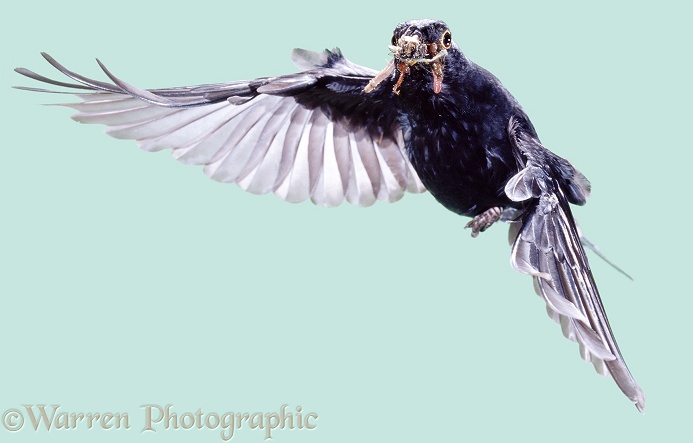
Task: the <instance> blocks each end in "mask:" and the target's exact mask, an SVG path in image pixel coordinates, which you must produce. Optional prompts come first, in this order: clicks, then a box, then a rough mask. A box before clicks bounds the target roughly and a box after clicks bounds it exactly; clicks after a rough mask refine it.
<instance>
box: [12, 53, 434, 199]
mask: <svg viewBox="0 0 693 443" xmlns="http://www.w3.org/2000/svg"><path fill="white" fill-rule="evenodd" d="M42 55H43V56H44V58H45V59H46V60H47V61H48V62H49V63H50V64H51V65H53V66H54V67H55V68H56V69H58V70H59V71H60V72H62V73H63V74H65V75H66V76H68V77H70V78H71V79H73V80H75V81H76V82H78V83H65V82H61V81H56V80H52V79H50V78H47V77H44V76H41V75H39V74H36V73H34V72H32V71H29V70H28V69H24V68H18V69H16V71H17V72H18V73H20V74H22V75H25V76H27V77H30V78H32V79H35V80H39V81H42V82H44V83H48V84H52V85H55V86H61V87H66V88H69V90H68V93H72V94H75V95H77V96H78V97H79V98H80V99H81V100H82V102H81V103H73V104H65V105H64V106H68V107H71V108H73V109H75V110H77V111H78V113H77V114H75V115H74V116H73V117H72V118H73V119H74V120H76V121H78V122H82V123H100V124H104V125H106V126H108V129H107V130H106V133H107V134H109V135H111V136H113V137H116V138H123V139H132V140H136V141H137V143H138V144H139V146H140V147H141V148H142V149H145V150H147V151H158V150H162V149H171V150H172V154H173V156H174V157H175V158H176V159H178V160H179V161H181V162H183V163H186V164H194V165H203V166H204V172H205V174H207V175H208V176H209V177H211V178H213V179H214V180H217V181H220V182H233V183H237V184H238V185H239V186H241V187H242V188H243V189H245V190H247V191H249V192H252V193H255V194H264V193H268V192H274V193H275V194H276V195H277V196H279V197H280V198H282V199H284V200H287V201H290V202H300V201H304V200H306V199H308V198H310V199H311V200H312V201H313V202H314V203H316V204H319V205H324V206H337V205H339V204H341V203H342V202H343V201H344V200H347V201H349V202H351V203H354V204H357V205H361V206H369V205H372V204H373V203H374V202H375V201H377V200H384V201H389V202H393V201H397V200H399V199H400V198H401V197H402V195H403V194H404V192H405V191H409V192H423V191H424V190H425V188H424V187H423V185H422V184H421V182H420V180H419V178H418V177H417V175H416V173H415V172H414V170H413V168H412V166H411V164H410V163H409V161H408V159H407V158H406V156H405V154H404V153H403V140H402V132H401V130H400V128H399V125H398V124H397V112H396V109H395V107H394V106H393V105H392V102H391V100H392V98H391V94H388V93H387V92H384V91H374V92H373V93H370V94H365V93H364V92H363V89H364V87H365V86H366V84H367V83H368V81H369V80H370V79H371V78H373V77H374V76H375V75H377V72H376V71H373V70H370V69H368V68H364V67H362V66H358V65H355V64H353V63H351V62H349V61H348V60H347V59H346V58H344V57H343V56H342V54H341V52H340V51H339V50H338V49H336V50H334V51H325V52H324V53H315V52H310V51H304V50H295V51H294V53H293V54H292V56H293V58H294V61H295V62H296V64H297V65H298V66H299V68H303V69H306V71H303V72H299V73H297V74H291V75H285V76H279V77H268V78H260V79H256V80H251V81H237V82H230V83H223V84H212V85H200V86H191V87H181V88H170V89H155V90H143V89H139V88H136V87H134V86H132V85H129V84H127V83H125V82H124V81H122V80H120V79H118V78H117V77H115V76H114V75H113V74H111V73H110V72H109V71H108V70H107V69H106V68H105V66H103V64H101V62H99V65H100V66H101V68H102V69H103V71H104V72H105V73H106V75H107V76H108V77H109V78H110V80H111V81H112V82H113V83H106V82H101V81H98V80H93V79H90V78H87V77H84V76H81V75H79V74H76V73H74V72H72V71H70V70H68V69H67V68H65V67H64V66H62V65H61V64H59V63H58V62H57V61H55V59H53V58H52V57H50V56H49V55H48V54H42ZM97 61H98V60H97ZM21 89H28V90H33V91H41V92H55V91H46V90H44V89H37V88H21Z"/></svg>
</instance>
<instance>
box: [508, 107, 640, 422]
mask: <svg viewBox="0 0 693 443" xmlns="http://www.w3.org/2000/svg"><path fill="white" fill-rule="evenodd" d="M508 132H509V136H510V139H511V141H512V143H513V146H514V148H515V150H516V157H517V158H518V161H519V162H520V163H521V164H522V165H523V166H524V167H523V169H522V170H521V171H519V172H518V173H517V174H516V175H515V176H514V177H513V178H511V179H510V180H509V181H508V183H507V185H506V188H505V192H506V194H507V195H508V197H510V198H511V199H512V200H514V201H518V202H519V201H524V202H525V204H526V208H525V209H524V213H523V215H522V217H521V219H520V223H519V226H518V225H515V226H513V227H512V228H511V234H510V238H511V240H512V253H511V264H512V265H513V266H514V267H515V269H516V270H518V271H519V272H522V273H525V274H530V275H532V276H533V277H534V285H535V289H536V291H537V293H538V294H539V295H540V296H541V297H543V298H544V300H545V302H546V306H547V313H548V314H549V316H550V317H551V318H552V319H553V320H555V321H557V322H558V323H559V324H560V325H561V330H562V332H563V335H564V336H565V337H567V338H568V339H570V340H573V341H577V343H578V345H579V349H580V355H581V356H582V358H583V359H585V360H586V361H589V362H591V363H592V364H593V365H594V367H595V369H596V371H597V372H599V373H600V374H604V375H611V376H612V377H613V379H614V381H615V382H616V384H617V385H618V386H619V388H620V389H621V390H622V391H623V393H624V394H626V396H627V397H628V398H629V399H630V400H631V401H632V402H633V403H634V404H635V406H636V407H637V408H638V409H639V410H640V411H642V410H643V408H644V407H645V395H644V393H643V392H642V389H640V386H638V384H637V382H636V381H635V379H634V378H633V376H632V375H631V373H630V371H629V370H628V367H627V366H626V363H625V360H624V359H623V356H622V355H621V352H620V350H619V348H618V345H617V344H616V339H615V338H614V335H613V332H612V331H611V327H610V326H609V321H608V319H607V317H606V312H605V310H604V307H603V306H602V301H601V298H600V296H599V291H598V289H597V285H596V283H595V281H594V278H593V276H592V272H591V270H590V266H589V263H588V261H587V256H586V255H585V250H584V249H583V246H582V243H581V241H580V236H579V233H578V231H577V227H576V224H575V221H574V219H573V215H572V213H571V211H570V207H569V202H576V203H580V201H578V200H579V199H577V198H576V196H579V195H582V196H583V197H586V195H587V191H588V190H587V188H586V186H587V185H586V183H588V182H587V181H586V179H584V176H582V174H580V173H579V172H577V171H575V170H574V168H572V166H570V164H569V163H567V161H565V160H563V159H559V158H558V157H556V156H555V155H554V154H552V153H550V152H549V151H548V150H546V149H545V148H544V147H543V146H542V145H541V144H540V143H539V141H538V140H536V139H535V138H533V137H531V136H529V135H528V134H527V133H525V132H522V127H521V125H520V124H518V122H517V121H515V120H514V119H511V121H510V124H509V131H508ZM556 165H558V166H556ZM557 170H560V171H561V172H560V174H562V175H558V176H557V173H556V171H557ZM571 174H573V176H575V177H578V182H577V183H574V182H572V181H571V179H572V176H571ZM564 182H565V183H568V182H569V183H571V186H573V187H574V189H572V190H571V191H569V192H570V193H571V194H569V195H566V193H565V192H564V187H565V186H564Z"/></svg>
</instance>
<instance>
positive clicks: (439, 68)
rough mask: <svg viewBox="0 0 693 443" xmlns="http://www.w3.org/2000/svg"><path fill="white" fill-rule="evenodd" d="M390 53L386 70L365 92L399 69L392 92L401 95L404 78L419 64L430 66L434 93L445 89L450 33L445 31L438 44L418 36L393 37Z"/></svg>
mask: <svg viewBox="0 0 693 443" xmlns="http://www.w3.org/2000/svg"><path fill="white" fill-rule="evenodd" d="M392 43H393V44H392V45H390V52H391V53H392V55H393V59H392V60H391V61H390V62H389V63H388V64H387V66H385V68H384V69H383V70H382V71H380V73H378V75H376V76H375V77H373V78H372V79H371V80H370V81H369V82H368V85H366V87H365V88H364V92H366V93H368V92H371V91H373V90H374V89H375V88H377V87H378V85H379V84H380V83H382V82H383V80H385V79H386V78H388V77H389V76H390V75H391V74H392V73H393V72H394V71H395V69H397V72H398V73H399V77H398V78H397V82H396V83H395V86H394V87H393V88H392V92H394V93H395V94H397V95H399V93H400V88H401V86H402V82H403V81H404V78H405V76H406V75H407V74H409V72H410V71H411V67H412V66H414V65H417V64H424V65H428V66H429V67H430V70H431V75H432V77H433V84H432V88H433V92H434V93H435V94H439V93H440V91H441V90H442V89H443V61H444V59H445V56H446V55H447V53H448V51H447V50H448V49H449V48H450V46H451V44H452V40H451V37H450V31H445V32H444V33H443V35H442V37H441V38H440V40H439V41H438V42H434V43H426V42H422V41H421V38H420V37H419V36H418V35H403V36H401V37H400V38H398V39H396V38H394V37H393V39H392Z"/></svg>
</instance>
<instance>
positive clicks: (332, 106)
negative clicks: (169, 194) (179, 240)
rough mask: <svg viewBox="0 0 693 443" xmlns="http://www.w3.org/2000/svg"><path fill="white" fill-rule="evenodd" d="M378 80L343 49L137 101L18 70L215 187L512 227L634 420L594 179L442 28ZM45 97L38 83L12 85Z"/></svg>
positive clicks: (516, 251) (397, 42) (399, 41)
mask: <svg viewBox="0 0 693 443" xmlns="http://www.w3.org/2000/svg"><path fill="white" fill-rule="evenodd" d="M389 48H390V51H391V53H392V59H391V60H390V62H389V63H388V64H387V66H386V67H385V68H384V69H383V70H382V71H380V72H377V71H374V70H371V69H368V68H365V67H362V66H359V65H356V64H354V63H351V62H350V61H349V60H347V59H346V58H345V57H344V56H343V55H342V53H341V52H340V51H339V49H334V50H332V51H329V50H325V51H324V52H322V53H317V52H311V51H306V50H301V49H296V50H294V51H293V53H292V58H293V60H294V62H295V63H296V65H297V66H298V67H299V69H302V71H301V72H298V73H295V74H290V75H282V76H277V77H265V78H258V79H255V80H250V81H233V82H229V83H221V84H206V85H200V86H190V87H180V88H168V89H153V90H144V89H139V88H137V87H134V86H132V85H130V84H128V83H126V82H124V81H122V80H120V79H119V78H117V77H116V76H114V75H113V74H112V73H111V72H110V71H109V70H108V69H106V67H105V66H104V65H103V64H102V63H101V62H100V61H98V60H97V62H98V63H99V65H100V66H101V69H103V71H104V73H105V74H106V75H107V76H108V77H109V78H110V80H111V81H112V83H107V82H102V81H98V80H93V79H90V78H87V77H84V76H81V75H79V74H76V73H74V72H72V71H69V70H68V69H67V68H65V67H64V66H62V65H61V64H59V63H58V62H57V61H56V60H55V59H53V58H52V57H50V56H49V55H48V54H43V56H44V57H45V59H46V60H47V61H48V62H49V63H50V64H51V65H53V66H54V67H55V68H57V69H58V70H59V71H60V72H62V73H63V74H65V75H66V76H68V77H70V78H71V79H72V80H74V81H76V83H66V82H62V81H56V80H52V79H50V78H47V77H44V76H41V75H39V74H36V73H34V72H32V71H29V70H27V69H23V68H17V69H16V71H17V72H18V73H20V74H23V75H25V76H27V77H30V78H32V79H35V80H39V81H41V82H45V83H49V84H52V85H55V86H61V87H66V88H69V91H62V92H63V93H72V94H75V95H77V96H78V97H79V98H80V99H81V102H80V103H74V104H67V105H65V106H69V107H71V108H74V109H75V110H77V111H78V113H77V114H76V115H74V116H73V117H72V118H73V119H74V120H76V121H78V122H82V123H100V124H104V125H106V126H108V129H107V131H106V132H107V133H108V134H109V135H111V136H113V137H116V138H123V139H133V140H136V141H137V143H138V144H139V146H140V147H141V148H142V149H145V150H147V151H157V150H161V149H171V151H172V153H173V156H174V157H175V158H176V159H178V160H179V161H181V162H183V163H187V164H195V165H203V166H204V172H205V174H207V175H208V176H209V177H211V178H213V179H214V180H218V181H221V182H234V183H237V184H238V185H239V186H241V187H242V188H243V189H245V190H247V191H250V192H253V193H256V194H264V193H268V192H274V193H275V194H276V195H277V196H279V197H280V198H282V199H284V200H287V201H290V202H300V201H304V200H306V199H308V198H310V199H311V200H312V201H313V202H314V203H316V204H320V205H324V206H337V205H339V204H340V203H342V202H343V201H344V200H346V201H348V202H350V203H354V204H357V205H361V206H369V205H371V204H373V203H374V202H376V201H377V200H385V201H389V202H393V201H397V200H399V199H400V198H401V197H402V195H403V194H404V192H405V191H408V192H424V191H426V190H427V191H429V192H430V193H431V195H433V197H435V198H436V199H437V200H438V201H439V202H440V203H441V204H443V205H444V206H445V207H446V208H448V209H449V210H451V211H453V212H455V213H457V214H460V215H464V216H468V217H472V220H471V221H470V222H469V223H468V224H467V227H469V228H471V233H472V236H477V235H478V234H479V232H482V231H484V230H485V229H487V228H488V227H489V226H491V225H492V224H493V223H494V222H496V221H498V220H503V221H506V222H508V223H510V226H511V227H510V240H511V245H512V252H511V263H512V265H513V266H514V268H515V269H517V270H518V271H520V272H522V273H525V274H529V275H531V276H532V277H533V280H534V286H535V290H536V292H537V293H538V294H539V295H540V296H541V297H543V299H544V300H545V302H546V308H547V311H548V313H549V316H550V317H551V318H553V319H554V320H555V321H556V322H558V323H559V324H560V325H561V329H562V331H563V334H564V335H565V336H566V337H567V338H569V339H570V340H573V341H577V342H578V344H579V348H580V354H581V356H582V357H583V358H584V359H585V360H587V361H590V362H592V363H593V364H594V367H595V368H596V370H597V371H598V372H599V373H601V374H604V375H611V376H612V377H613V379H614V381H615V382H616V384H617V385H618V386H619V388H620V389H621V390H622V391H623V393H624V394H625V395H626V396H627V397H628V398H629V399H630V400H631V401H632V402H633V403H634V404H635V406H636V407H637V408H638V409H639V410H640V411H643V408H644V405H645V396H644V394H643V392H642V390H641V389H640V387H639V386H638V384H637V383H636V381H635V380H634V378H633V377H632V375H631V374H630V372H629V370H628V368H627V367H626V364H625V361H624V360H623V357H622V356H621V353H620V351H619V349H618V346H617V344H616V341H615V339H614V336H613V333H612V331H611V328H610V326H609V322H608V320H607V317H606V313H605V312H604V308H603V306H602V302H601V299H600V296H599V292H598V290H597V286H596V284H595V281H594V278H593V276H592V273H591V271H590V266H589V264H588V261H587V257H586V255H585V250H584V248H583V245H582V238H581V234H580V233H579V231H578V229H577V227H576V224H575V221H574V219H573V216H572V213H571V210H570V204H576V205H582V204H584V203H585V201H586V199H587V197H588V195H589V193H590V184H589V182H588V181H587V179H586V178H585V177H584V176H583V175H582V174H581V173H580V172H579V171H577V170H576V169H575V168H574V167H573V166H572V165H571V164H570V163H569V162H568V161H567V160H565V159H563V158H561V157H559V156H557V155H555V154H553V153H552V152H550V151H549V150H547V149H546V148H545V147H544V146H543V145H542V144H541V142H540V141H539V138H538V136H537V133H536V131H535V129H534V127H533V125H532V123H531V122H530V120H529V118H528V117H527V115H526V114H525V112H524V111H523V110H522V108H521V107H520V105H519V104H518V102H517V101H516V100H515V98H514V97H513V96H512V95H510V93H509V92H508V91H507V90H506V89H505V87H504V86H503V85H502V84H501V83H500V81H499V80H498V79H497V78H496V77H494V76H493V75H492V74H491V73H490V72H488V71H487V70H485V69H483V68H481V67H480V66H478V65H476V64H474V63H473V62H472V61H471V60H469V59H468V58H467V57H465V55H464V54H463V53H462V52H461V51H460V48H459V47H458V46H457V44H455V42H454V41H453V39H452V33H451V31H450V29H449V28H448V26H447V25H446V24H445V23H444V22H442V21H438V20H411V21H408V22H404V23H400V24H399V25H397V27H396V28H395V30H394V34H393V36H392V41H391V44H390V46H389ZM22 89H29V90H34V91H42V92H54V91H46V90H44V89H38V88H22Z"/></svg>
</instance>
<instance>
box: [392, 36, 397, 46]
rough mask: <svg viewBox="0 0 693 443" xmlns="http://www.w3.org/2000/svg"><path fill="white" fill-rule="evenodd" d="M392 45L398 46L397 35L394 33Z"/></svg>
mask: <svg viewBox="0 0 693 443" xmlns="http://www.w3.org/2000/svg"><path fill="white" fill-rule="evenodd" d="M392 46H397V36H396V35H395V34H392Z"/></svg>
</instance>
